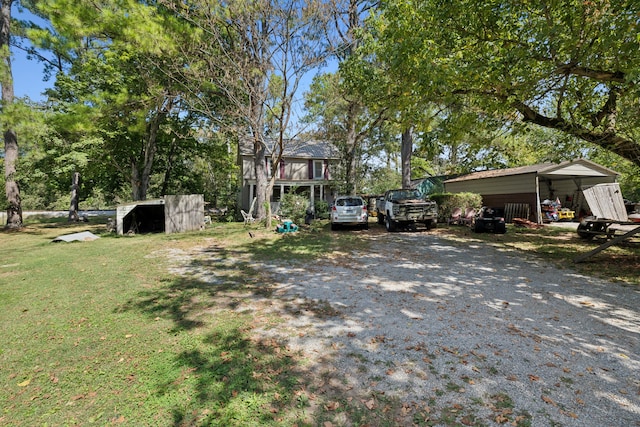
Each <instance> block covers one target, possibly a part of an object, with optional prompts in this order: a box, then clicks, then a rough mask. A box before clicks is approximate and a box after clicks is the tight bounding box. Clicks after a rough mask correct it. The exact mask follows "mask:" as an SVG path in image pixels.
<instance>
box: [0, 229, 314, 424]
mask: <svg viewBox="0 0 640 427" xmlns="http://www.w3.org/2000/svg"><path fill="white" fill-rule="evenodd" d="M103 228H104V226H103V225H95V226H91V225H90V226H88V227H87V225H86V224H82V225H79V226H68V225H67V224H66V223H64V222H57V223H56V222H53V223H48V224H47V223H45V224H31V225H29V226H28V227H27V228H26V229H25V230H23V231H21V232H13V233H7V232H5V233H2V234H0V239H2V248H3V251H2V252H3V259H2V261H1V264H0V319H1V322H2V325H3V328H2V340H1V341H0V387H2V391H1V392H0V408H2V412H1V413H0V425H25V426H33V425H50V426H56V425H87V424H91V423H96V424H98V425H105V424H110V423H113V424H119V423H126V424H127V425H159V426H162V425H202V424H206V425H225V426H226V425H270V424H274V425H275V424H277V425H283V423H284V424H289V425H293V424H295V423H299V424H301V425H302V424H303V423H302V422H300V421H299V420H302V421H304V417H305V411H304V405H301V404H300V402H299V397H300V391H301V390H302V380H301V378H299V377H298V376H296V375H295V369H294V367H295V365H297V364H299V363H300V361H299V360H297V356H296V355H295V354H290V353H289V352H287V351H286V348H284V347H281V346H280V344H279V343H277V342H260V341H256V340H255V339H253V338H252V336H251V334H250V330H251V325H252V322H253V321H254V319H253V316H252V315H251V313H250V312H238V311H236V310H234V304H233V303H231V302H229V303H225V304H221V303H220V301H222V298H220V299H218V298H217V296H218V295H217V294H218V293H220V294H222V293H224V294H225V295H227V294H228V293H229V292H230V291H233V292H234V293H235V295H236V297H237V298H238V299H242V298H244V297H248V296H251V295H255V294H259V293H261V292H262V293H264V292H268V283H261V282H260V280H259V279H258V275H257V274H256V272H255V271H252V269H251V267H250V263H249V262H246V263H242V264H240V265H233V266H227V270H228V273H225V274H224V275H222V277H221V279H220V280H221V282H220V283H218V284H216V285H215V286H213V285H211V284H207V283H203V282H202V281H199V280H195V279H188V278H180V277H178V276H175V275H171V274H170V273H169V272H168V266H167V261H166V260H167V257H166V256H165V255H157V256H156V255H154V254H162V253H163V251H167V250H177V249H185V248H190V247H192V246H195V245H199V244H203V243H204V240H205V239H210V240H209V241H207V244H208V245H213V247H218V248H219V251H217V252H216V253H212V258H213V259H215V262H220V263H223V262H224V261H225V258H228V257H229V253H230V252H232V251H235V253H234V255H233V256H234V258H235V257H236V256H238V252H245V253H247V252H248V251H249V250H250V249H255V251H256V252H257V253H262V254H263V256H266V254H268V253H270V248H271V247H272V245H273V244H274V242H277V241H278V240H281V241H282V240H284V239H277V237H276V236H273V235H272V234H271V233H260V232H256V233H257V234H258V237H257V238H256V239H251V238H250V237H249V236H248V233H247V231H246V230H245V229H243V228H242V226H239V225H237V224H229V225H223V226H214V227H212V228H210V229H209V230H208V231H205V232H203V233H191V234H189V233H187V234H183V235H170V236H167V235H160V234H157V235H145V236H133V237H116V236H114V235H107V234H103V235H102V238H100V239H98V240H95V241H92V242H74V243H51V239H52V238H54V237H56V236H58V235H60V234H67V233H72V232H77V231H82V230H87V229H88V230H90V231H93V232H94V233H96V234H98V233H100V232H101V230H102V229H103ZM291 240H292V239H287V242H282V243H285V244H284V245H282V248H281V249H282V250H284V251H288V252H295V249H294V247H289V242H290V241H291ZM326 242H327V241H326V240H325V243H323V240H322V239H316V240H315V241H314V244H313V245H309V246H308V247H304V248H302V249H300V251H301V253H300V254H299V256H312V255H313V252H314V251H322V250H324V249H326V248H325V247H324V246H323V245H324V244H327V243H326ZM239 258H242V257H239ZM212 262H214V261H212Z"/></svg>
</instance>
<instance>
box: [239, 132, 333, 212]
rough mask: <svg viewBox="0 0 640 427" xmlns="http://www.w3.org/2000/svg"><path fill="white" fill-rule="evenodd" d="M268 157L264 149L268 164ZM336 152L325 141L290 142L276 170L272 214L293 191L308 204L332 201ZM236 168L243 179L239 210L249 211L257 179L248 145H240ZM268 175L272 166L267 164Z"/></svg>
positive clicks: (268, 151)
mask: <svg viewBox="0 0 640 427" xmlns="http://www.w3.org/2000/svg"><path fill="white" fill-rule="evenodd" d="M270 154H271V151H270V147H268V148H267V160H266V161H267V162H270V161H271V159H270V158H269V157H270ZM338 158H339V157H338V151H337V149H336V148H335V147H334V146H333V145H332V144H330V143H328V142H326V141H318V140H311V141H289V142H288V143H287V144H286V147H285V150H284V155H283V157H282V160H281V161H280V164H279V166H278V168H277V172H276V173H277V174H278V176H277V177H276V181H275V186H274V188H273V194H272V195H271V203H272V210H274V211H276V210H277V207H278V203H279V202H280V199H281V197H282V195H283V194H286V193H289V192H291V191H295V192H296V193H298V194H305V195H307V196H308V197H309V204H310V205H312V206H313V205H314V203H315V201H316V200H324V201H327V202H328V203H331V202H332V201H333V198H334V197H335V191H334V189H333V181H332V176H331V169H332V167H333V165H335V164H336V163H337V161H338ZM238 164H239V166H240V173H241V177H242V182H241V191H240V208H241V209H243V210H245V211H249V209H250V207H251V203H252V201H253V199H254V197H255V194H256V176H255V168H254V161H253V150H252V147H251V145H250V144H249V143H246V142H245V143H242V144H240V155H239V160H238ZM266 166H267V173H270V172H271V167H270V166H271V165H270V164H267V165H266Z"/></svg>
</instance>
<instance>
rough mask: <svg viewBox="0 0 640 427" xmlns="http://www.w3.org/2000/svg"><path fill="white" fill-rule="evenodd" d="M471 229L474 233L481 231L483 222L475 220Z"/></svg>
mask: <svg viewBox="0 0 640 427" xmlns="http://www.w3.org/2000/svg"><path fill="white" fill-rule="evenodd" d="M473 231H475V232H476V233H482V232H483V231H484V223H483V222H482V221H476V222H475V223H474V224H473Z"/></svg>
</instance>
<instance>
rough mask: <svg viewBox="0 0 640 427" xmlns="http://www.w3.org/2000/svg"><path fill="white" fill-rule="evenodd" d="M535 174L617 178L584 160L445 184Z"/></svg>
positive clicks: (480, 175)
mask: <svg viewBox="0 0 640 427" xmlns="http://www.w3.org/2000/svg"><path fill="white" fill-rule="evenodd" d="M526 174H537V175H538V176H542V177H545V178H562V177H576V176H583V177H586V176H589V177H600V176H601V177H604V176H618V175H620V174H619V173H618V172H616V171H614V170H611V169H609V168H606V167H604V166H601V165H599V164H597V163H594V162H592V161H590V160H586V159H577V160H570V161H566V162H562V163H539V164H536V165H530V166H520V167H516V168H508V169H494V170H487V171H480V172H473V173H470V174H467V175H462V176H459V177H457V178H453V179H448V180H446V181H445V183H449V182H461V181H472V180H478V179H486V178H497V177H505V176H513V175H526Z"/></svg>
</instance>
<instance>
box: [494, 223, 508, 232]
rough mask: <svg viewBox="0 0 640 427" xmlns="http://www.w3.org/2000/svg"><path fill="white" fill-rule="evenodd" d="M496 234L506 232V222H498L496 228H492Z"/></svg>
mask: <svg viewBox="0 0 640 427" xmlns="http://www.w3.org/2000/svg"><path fill="white" fill-rule="evenodd" d="M494 232H495V233H496V234H504V233H506V232H507V224H505V223H504V222H499V223H497V224H496V228H495V230H494Z"/></svg>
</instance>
